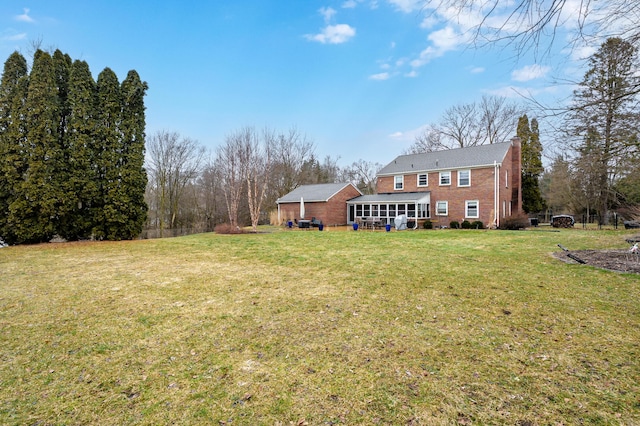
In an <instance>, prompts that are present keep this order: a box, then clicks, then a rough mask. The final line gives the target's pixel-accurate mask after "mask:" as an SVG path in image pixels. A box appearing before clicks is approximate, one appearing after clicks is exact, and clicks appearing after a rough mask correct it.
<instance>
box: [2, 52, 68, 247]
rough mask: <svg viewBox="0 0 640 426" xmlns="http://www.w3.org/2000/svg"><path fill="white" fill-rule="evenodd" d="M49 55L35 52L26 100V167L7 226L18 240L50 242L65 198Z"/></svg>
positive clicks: (55, 96)
mask: <svg viewBox="0 0 640 426" xmlns="http://www.w3.org/2000/svg"><path fill="white" fill-rule="evenodd" d="M54 75H55V73H54V67H53V61H52V58H51V55H49V54H48V53H46V52H43V51H41V50H38V51H37V52H36V53H35V55H34V60H33V67H32V70H31V74H30V77H29V87H28V93H27V98H26V102H25V110H24V118H25V126H26V137H27V139H26V140H27V146H26V149H25V152H26V154H27V164H26V167H27V170H26V173H25V177H24V180H23V181H22V182H20V184H18V185H17V186H16V190H17V193H16V197H15V199H14V200H13V201H12V203H11V204H10V205H9V216H8V219H7V221H8V225H9V226H11V227H13V230H14V231H15V234H16V238H17V242H26V243H37V242H44V241H49V240H50V239H51V238H52V237H53V236H54V235H55V233H56V229H57V222H58V220H59V212H60V204H61V202H62V200H63V198H64V194H63V193H62V191H61V187H60V183H59V182H58V181H57V179H60V175H59V172H60V170H61V169H62V163H63V160H64V158H63V156H62V149H61V147H60V144H59V142H60V140H59V99H58V93H57V92H58V90H57V86H56V81H55V77H54Z"/></svg>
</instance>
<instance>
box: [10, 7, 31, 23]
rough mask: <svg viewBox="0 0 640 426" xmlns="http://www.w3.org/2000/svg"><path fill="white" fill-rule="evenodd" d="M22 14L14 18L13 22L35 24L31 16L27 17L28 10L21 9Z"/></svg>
mask: <svg viewBox="0 0 640 426" xmlns="http://www.w3.org/2000/svg"><path fill="white" fill-rule="evenodd" d="M23 10H24V13H23V14H22V15H16V16H15V20H16V21H20V22H29V23H34V22H36V21H35V20H34V19H33V18H32V17H31V16H29V9H26V8H25V9H23Z"/></svg>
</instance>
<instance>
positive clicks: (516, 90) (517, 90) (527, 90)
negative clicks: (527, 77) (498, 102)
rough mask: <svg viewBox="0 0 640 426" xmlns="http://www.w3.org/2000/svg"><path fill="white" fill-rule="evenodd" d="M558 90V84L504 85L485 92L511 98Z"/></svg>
mask: <svg viewBox="0 0 640 426" xmlns="http://www.w3.org/2000/svg"><path fill="white" fill-rule="evenodd" d="M557 92H558V88H557V87H556V86H547V87H542V88H535V87H518V86H504V87H499V88H497V89H491V90H486V91H485V93H488V94H490V95H495V96H500V97H504V98H509V99H522V97H523V96H524V97H532V96H537V95H542V94H554V93H557Z"/></svg>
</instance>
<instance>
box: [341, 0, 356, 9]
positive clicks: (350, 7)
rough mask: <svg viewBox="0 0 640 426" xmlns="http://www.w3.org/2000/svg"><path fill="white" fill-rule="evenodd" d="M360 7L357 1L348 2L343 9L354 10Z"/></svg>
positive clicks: (350, 0)
mask: <svg viewBox="0 0 640 426" xmlns="http://www.w3.org/2000/svg"><path fill="white" fill-rule="evenodd" d="M357 5H358V2H357V1H356V0H347V1H345V2H344V3H342V8H343V9H353V8H355V7H356V6H357Z"/></svg>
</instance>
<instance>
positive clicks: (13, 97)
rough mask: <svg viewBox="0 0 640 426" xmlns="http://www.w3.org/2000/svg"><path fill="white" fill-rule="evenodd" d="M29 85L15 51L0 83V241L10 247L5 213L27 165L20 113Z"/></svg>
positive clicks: (13, 237)
mask: <svg viewBox="0 0 640 426" xmlns="http://www.w3.org/2000/svg"><path fill="white" fill-rule="evenodd" d="M28 83H29V77H28V75H27V61H26V59H25V58H24V57H23V56H22V55H21V54H20V53H18V52H14V53H13V54H11V56H9V58H8V59H7V61H6V62H5V64H4V71H3V73H2V80H1V81H0V239H2V240H4V241H5V242H7V243H10V244H13V243H15V242H17V238H16V235H15V232H14V231H13V228H12V227H11V226H8V220H7V219H8V217H7V216H8V214H7V213H8V211H9V205H10V204H11V203H12V202H13V201H14V200H15V196H16V195H15V189H16V187H17V186H18V185H19V184H20V180H21V176H22V174H23V172H24V167H25V162H26V157H25V153H24V149H25V140H26V137H25V134H24V123H23V121H22V111H23V103H24V100H25V99H26V96H27V85H28Z"/></svg>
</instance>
